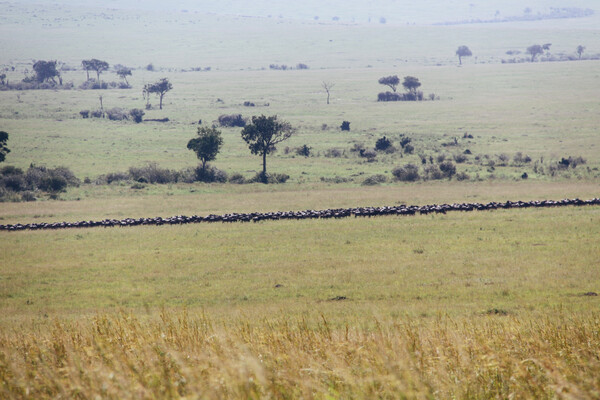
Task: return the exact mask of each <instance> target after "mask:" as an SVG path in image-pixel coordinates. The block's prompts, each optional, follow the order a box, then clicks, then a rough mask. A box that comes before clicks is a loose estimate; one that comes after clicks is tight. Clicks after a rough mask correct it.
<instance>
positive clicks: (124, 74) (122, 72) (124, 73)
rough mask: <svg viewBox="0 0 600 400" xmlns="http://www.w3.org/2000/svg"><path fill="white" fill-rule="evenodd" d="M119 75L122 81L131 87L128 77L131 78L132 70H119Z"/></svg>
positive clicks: (123, 68)
mask: <svg viewBox="0 0 600 400" xmlns="http://www.w3.org/2000/svg"><path fill="white" fill-rule="evenodd" d="M117 75H119V77H121V79H124V80H125V83H126V84H127V85H129V82H127V76H131V68H127V67H121V68H119V69H118V70H117Z"/></svg>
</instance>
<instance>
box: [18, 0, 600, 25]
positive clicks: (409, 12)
mask: <svg viewBox="0 0 600 400" xmlns="http://www.w3.org/2000/svg"><path fill="white" fill-rule="evenodd" d="M20 3H22V4H24V3H28V4H59V5H69V6H71V7H81V6H83V5H85V6H87V7H97V8H112V9H133V10H146V11H170V12H172V11H177V12H199V13H214V14H219V15H247V16H255V17H267V18H282V19H300V20H317V21H320V22H332V21H338V22H341V23H361V24H362V23H387V24H432V23H443V22H456V21H470V20H493V19H499V20H501V19H505V18H512V17H516V16H522V15H524V14H529V15H532V16H535V15H538V14H539V15H546V14H551V13H553V10H555V9H561V8H579V9H588V8H589V9H594V8H595V7H597V6H598V4H597V2H595V1H592V0H575V1H566V0H527V1H519V0H507V1H483V0H449V1H442V0H425V1H418V2H415V1H408V0H378V1H374V0H370V1H344V0H329V1H325V2H323V1H317V0H308V1H302V2H287V1H273V0H258V1H252V2H250V1H246V0H206V1H202V2H198V1H194V0H177V1H170V2H165V1H159V0H148V1H142V0H108V1H103V2H99V1H77V0H59V1H52V2H48V1H43V0H25V1H22V2H20Z"/></svg>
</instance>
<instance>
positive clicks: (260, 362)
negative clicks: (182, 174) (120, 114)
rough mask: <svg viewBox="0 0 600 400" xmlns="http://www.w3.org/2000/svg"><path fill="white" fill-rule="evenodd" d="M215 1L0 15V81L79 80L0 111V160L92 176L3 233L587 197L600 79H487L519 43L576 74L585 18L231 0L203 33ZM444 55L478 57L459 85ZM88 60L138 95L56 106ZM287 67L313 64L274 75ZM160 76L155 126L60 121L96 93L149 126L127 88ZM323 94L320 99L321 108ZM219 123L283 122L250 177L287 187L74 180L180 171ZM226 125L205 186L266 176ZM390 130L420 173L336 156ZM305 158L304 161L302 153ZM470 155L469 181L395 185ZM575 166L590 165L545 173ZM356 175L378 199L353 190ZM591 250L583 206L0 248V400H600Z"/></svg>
mask: <svg viewBox="0 0 600 400" xmlns="http://www.w3.org/2000/svg"><path fill="white" fill-rule="evenodd" d="M220 4H221V3H219V5H217V3H216V2H212V1H209V2H206V4H204V8H203V9H199V6H198V5H197V4H195V3H194V2H188V1H179V2H174V3H159V2H155V1H153V0H152V1H148V2H145V3H144V4H143V5H140V4H138V3H137V2H132V1H125V0H124V1H122V2H120V3H119V4H118V5H116V4H115V5H110V4H108V5H106V4H102V5H98V4H89V5H87V6H82V5H80V4H79V2H74V1H67V0H64V1H61V2H60V4H56V5H50V4H47V3H44V2H42V4H34V3H33V2H29V1H23V2H19V3H14V2H5V3H2V4H0V48H1V49H2V52H1V54H0V66H2V68H8V71H5V72H4V71H0V72H4V73H6V74H7V78H8V79H9V81H10V82H18V81H20V80H21V79H23V77H24V76H25V74H24V71H25V69H26V68H27V69H29V70H30V69H31V65H32V60H33V59H43V60H52V59H57V60H59V61H61V62H64V64H65V65H66V66H67V67H69V68H68V69H69V70H68V71H67V70H65V71H63V72H62V77H63V80H64V82H73V83H74V85H75V88H74V89H72V90H30V91H12V90H11V91H9V90H0V130H2V131H6V132H8V133H9V135H10V137H9V141H8V147H9V148H10V149H11V152H10V153H9V154H8V156H7V158H6V161H5V162H4V163H3V164H2V167H4V166H5V165H11V166H16V167H19V168H22V169H23V170H26V169H27V168H28V167H29V166H30V164H35V165H42V166H47V167H50V168H51V167H56V166H65V167H68V168H69V169H70V170H72V171H73V172H74V174H75V175H76V176H77V177H78V178H80V179H81V180H82V181H83V179H84V178H90V183H82V184H81V185H80V186H79V187H70V188H68V189H67V190H66V191H65V192H61V193H59V194H58V195H57V196H52V197H53V198H54V199H52V198H50V197H49V196H47V195H43V194H37V197H38V201H35V202H8V201H7V202H0V224H14V223H29V222H55V221H76V220H100V219H105V218H117V219H121V218H127V217H131V218H139V217H155V216H162V217H167V216H172V215H179V214H184V215H193V214H198V215H207V214H223V213H230V212H252V211H260V212H263V211H289V210H304V209H325V208H338V207H355V206H383V205H398V204H407V205H411V204H416V205H422V204H432V203H454V202H457V203H462V202H482V203H483V202H489V201H506V200H542V199H562V198H576V197H578V198H582V199H589V198H593V197H599V193H600V172H599V168H600V151H599V150H600V149H599V148H598V145H599V144H600V141H599V140H598V126H600V114H599V111H600V97H598V94H597V88H598V77H599V76H600V62H599V61H593V60H581V61H569V62H536V63H517V64H508V63H502V62H501V61H502V59H505V58H509V56H508V55H507V54H506V52H507V51H509V50H519V51H521V52H522V53H523V52H524V51H525V48H526V47H527V46H530V45H531V44H534V43H552V47H551V53H552V54H553V55H560V54H568V55H573V54H575V48H576V47H577V46H578V45H580V44H581V45H584V46H586V51H585V53H584V54H585V55H586V56H587V55H594V54H596V53H598V52H600V42H599V41H598V34H599V33H600V29H599V28H598V26H599V25H598V21H599V18H600V16H599V13H598V12H596V13H595V14H594V15H592V16H588V17H586V18H576V19H573V18H567V19H560V20H548V19H544V20H540V21H531V22H510V23H489V24H466V25H449V26H443V25H432V24H433V23H436V22H455V21H460V20H465V19H475V18H480V19H489V18H494V15H495V14H496V11H498V12H499V15H500V16H501V17H507V16H519V15H522V14H523V13H524V12H525V11H524V9H525V8H526V7H530V8H531V9H532V13H533V14H534V15H535V14H536V13H546V12H548V10H549V9H550V7H559V8H560V7H567V6H569V7H571V6H572V7H579V8H582V9H583V8H588V7H589V8H594V7H595V6H596V4H595V2H592V1H586V0H581V1H578V2H577V4H575V3H573V4H564V3H560V2H558V1H554V0H552V1H550V2H548V1H541V0H532V1H530V2H529V3H528V4H524V3H522V2H516V1H507V2H503V4H502V7H500V6H496V5H495V4H492V3H489V4H488V3H486V4H475V3H474V2H471V4H469V2H467V1H459V2H452V4H450V3H448V4H449V5H448V4H446V3H444V4H443V5H440V4H439V3H438V2H434V1H429V0H428V1H424V2H420V3H418V4H417V3H414V4H408V3H407V2H400V3H397V2H391V1H382V2H380V4H377V5H375V4H371V3H351V2H348V3H347V4H346V3H337V2H328V3H327V4H323V5H320V7H317V6H318V5H317V4H316V2H313V1H312V0H311V1H308V2H303V3H302V4H294V3H285V4H283V3H282V4H278V5H276V4H272V3H271V2H267V1H257V2H254V4H253V6H252V7H249V6H248V4H246V3H245V2H239V1H234V0H232V1H229V2H227V4H226V6H227V12H223V13H216V14H213V13H212V12H214V11H215V9H217V7H219V6H221V5H220ZM112 6H114V7H115V8H107V7H112ZM376 6H377V7H376ZM117 7H119V8H117ZM183 10H186V11H185V12H184V11H183ZM384 14H385V15H384ZM269 15H270V16H269ZM315 16H319V19H318V20H317V19H315V18H314V17H315ZM334 16H338V17H339V21H332V18H333V17H334ZM382 16H385V17H386V19H387V20H386V23H385V24H383V23H380V22H379V21H380V18H381V17H382ZM369 18H370V21H369ZM463 44H466V45H468V46H469V47H470V48H471V50H472V51H473V57H470V58H466V59H465V60H463V65H462V66H461V67H459V66H458V65H457V63H458V60H457V59H456V57H455V55H454V52H455V50H456V48H457V47H458V46H459V45H463ZM524 56H526V55H524V54H520V55H519V57H524ZM92 57H93V58H99V59H104V60H106V61H108V62H109V63H110V64H111V66H112V65H114V64H117V63H120V64H124V65H127V66H130V67H132V68H133V76H131V77H130V78H129V81H130V83H131V85H132V89H129V90H116V89H110V90H80V89H77V87H78V86H79V85H80V84H81V83H83V82H84V80H85V71H82V70H81V67H80V63H81V60H82V59H89V58H92ZM149 63H153V65H154V66H155V67H156V68H155V69H156V70H155V71H147V70H146V69H145V66H146V65H147V64H149ZM297 63H305V64H307V65H308V66H309V67H310V68H309V69H307V70H287V71H277V70H270V69H269V65H270V64H286V65H289V66H295V65H296V64H297ZM12 67H15V70H14V71H13V70H12ZM197 67H202V68H206V67H211V70H210V71H202V72H198V71H191V69H192V68H197ZM394 74H397V75H398V76H400V77H401V78H403V77H404V76H407V75H412V76H416V77H418V78H419V79H420V81H421V82H422V84H423V86H422V87H421V88H420V89H422V90H423V92H424V94H425V96H426V97H427V96H428V95H429V94H430V93H434V94H435V95H436V96H439V99H438V100H435V101H429V100H428V101H423V102H414V103H413V102H397V103H380V102H377V101H376V100H377V93H378V92H381V91H385V90H387V88H385V87H383V86H381V85H379V84H378V83H377V81H378V79H379V78H381V77H382V76H387V75H394ZM162 77H168V78H169V80H170V81H171V82H172V83H173V90H172V91H171V92H169V93H167V95H166V97H165V101H164V109H163V110H158V100H157V99H155V98H152V99H151V103H152V105H153V107H152V109H151V110H147V111H146V115H145V117H146V118H165V117H168V118H169V122H167V123H158V122H143V123H141V124H135V123H133V122H132V121H109V120H107V119H83V118H81V117H80V115H79V112H80V111H81V110H96V109H98V108H99V106H100V102H99V96H102V101H103V104H104V107H105V109H109V108H113V107H121V108H124V109H131V108H144V106H145V103H146V100H145V99H144V98H143V97H142V87H143V86H144V84H146V83H149V82H154V81H156V80H158V79H160V78H162ZM102 79H103V80H106V81H118V80H119V78H118V77H117V76H116V74H115V73H114V72H112V71H107V72H105V73H103V75H102ZM323 81H327V82H332V83H335V86H334V87H333V89H332V98H331V104H329V105H327V104H326V103H325V102H326V94H325V92H324V91H323V89H322V88H321V84H322V82H323ZM399 90H400V91H401V90H403V89H402V88H400V89H399ZM245 101H251V102H254V103H255V104H256V107H245V106H244V105H243V103H244V102H245ZM267 104H268V105H267ZM237 113H241V114H242V115H243V116H245V117H251V116H252V115H260V114H265V115H275V114H276V115H278V116H279V117H280V118H282V119H284V120H286V121H289V122H290V123H291V124H292V125H293V126H294V127H295V128H296V134H295V135H294V136H293V137H292V138H291V139H290V140H289V141H287V142H284V143H282V144H280V145H279V146H278V150H277V152H276V153H275V154H273V155H271V156H269V158H268V171H269V172H274V173H283V174H288V175H289V176H290V179H289V181H288V182H287V183H285V184H279V185H263V184H244V185H237V184H232V183H223V184H215V183H213V184H205V183H193V184H186V183H181V182H180V183H172V184H163V185H153V184H143V185H135V186H134V182H131V181H121V182H115V183H112V184H110V185H108V184H96V183H95V181H96V178H98V177H99V176H100V175H103V174H107V173H111V172H125V171H127V169H128V168H129V167H140V166H143V165H145V164H147V163H154V162H155V163H158V165H159V166H161V167H163V168H170V169H176V170H181V169H184V168H188V167H194V166H196V165H197V164H198V160H197V159H196V157H195V156H194V154H193V153H192V152H191V151H189V150H187V149H186V144H187V142H188V140H189V139H191V138H192V137H194V135H195V134H196V130H197V127H198V120H199V119H201V120H202V122H203V126H210V125H211V124H213V123H214V122H215V121H216V120H217V118H218V117H219V116H220V115H222V114H237ZM344 120H347V121H350V122H351V130H350V132H341V131H340V129H339V126H340V124H341V123H342V121H344ZM220 129H221V128H220ZM221 130H222V134H223V138H224V146H223V148H222V151H221V153H220V154H219V155H218V157H217V159H216V160H215V161H214V162H212V163H211V165H213V166H215V167H217V168H219V169H221V170H224V171H226V172H227V173H228V174H230V175H231V174H233V173H241V174H243V175H244V176H245V177H251V176H253V175H254V174H255V173H256V172H258V171H260V170H261V161H260V158H259V157H257V156H253V155H251V154H250V152H249V151H248V148H247V145H246V144H245V143H244V142H243V140H242V139H241V136H240V129H239V128H235V129H234V128H222V129H221ZM384 135H385V136H386V137H388V138H390V139H391V140H392V142H393V144H394V145H395V146H396V147H399V141H400V137H401V136H400V135H406V136H409V137H410V138H411V139H412V142H411V144H412V145H414V147H415V150H414V153H413V154H403V153H402V152H400V151H397V152H394V153H390V154H385V153H381V152H380V153H378V154H377V156H376V157H375V159H374V160H373V161H371V162H369V161H367V159H366V158H362V157H359V156H358V155H357V153H356V152H353V151H351V149H352V148H353V147H354V146H356V145H364V147H365V148H373V147H374V145H375V141H376V140H377V139H378V138H380V137H382V136H384ZM465 135H472V138H468V137H465ZM455 139H456V141H455ZM304 144H306V145H308V146H310V147H311V148H312V155H311V156H310V157H303V156H298V155H297V154H296V153H295V149H296V148H297V147H299V146H302V145H304ZM286 148H287V151H286ZM332 149H335V150H338V151H339V152H340V156H339V157H329V156H327V154H328V153H330V152H331V150H332ZM467 149H468V150H469V151H470V152H471V154H470V155H467V156H466V160H465V161H464V162H461V163H458V162H457V163H456V167H457V171H458V172H459V173H460V172H464V173H465V174H467V175H466V178H464V180H462V181H458V180H457V179H456V178H452V179H450V180H448V179H443V180H435V181H433V180H429V181H424V180H420V181H419V182H415V183H401V182H396V181H394V180H393V179H392V173H391V172H392V170H393V169H394V168H395V167H398V166H402V165H405V164H407V163H414V164H417V165H421V157H420V156H424V157H426V158H427V159H429V157H431V158H433V159H436V158H437V157H438V156H441V155H443V156H445V157H446V158H447V159H453V158H454V157H455V156H458V155H460V154H463V153H464V152H465V151H466V150H467ZM518 152H520V153H522V154H523V155H528V156H530V157H531V162H528V163H522V162H515V161H514V156H515V155H516V154H517V153H518ZM568 157H574V158H575V157H581V158H583V159H584V160H585V163H582V164H580V165H578V166H577V167H576V168H572V167H570V168H563V169H557V168H556V166H557V165H558V161H559V160H561V159H562V158H568ZM503 158H504V159H505V160H504V161H503ZM428 163H431V162H430V161H428ZM436 163H439V162H438V161H436ZM524 172H525V173H527V175H528V177H527V179H524V178H522V174H523V173H524ZM376 174H382V175H384V176H385V177H386V178H387V181H386V182H384V183H382V184H380V185H376V186H364V185H362V182H363V181H364V180H365V178H367V177H369V176H372V175H376ZM599 236H600V209H599V208H598V207H584V208H581V207H578V208H574V207H573V208H571V207H561V208H556V209H526V210H525V209H522V210H514V209H513V210H496V211H493V212H472V213H464V214H463V213H449V214H448V215H428V216H414V217H379V218H369V219H360V218H352V219H343V220H311V221H277V222H263V223H258V224H220V223H219V224H196V225H185V226H162V227H135V228H133V227H132V228H122V229H121V228H112V229H103V228H98V229H79V230H64V231H23V232H10V233H9V232H0V398H7V399H27V398H77V399H88V398H111V399H117V398H118V399H124V398H132V399H133V398H148V399H153V398H156V399H158V398H160V399H164V398H185V399H192V398H194V399H195V398H206V399H221V398H244V399H248V398H253V399H258V398H282V399H283V398H289V399H296V398H305V399H337V398H358V399H363V398H386V399H387V398H389V399H397V398H406V399H434V398H439V399H447V398H460V399H498V398H540V399H556V398H559V399H588V398H590V399H592V398H598V397H600V380H599V379H598V377H599V376H600V363H599V362H598V360H599V359H600V352H599V349H600V335H599V332H600V320H599V318H598V305H599V303H598V299H599V297H598V296H595V295H594V294H595V293H600V272H599V269H598V266H599V265H600V246H599V245H598V237H599Z"/></svg>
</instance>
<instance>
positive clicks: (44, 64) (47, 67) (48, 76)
mask: <svg viewBox="0 0 600 400" xmlns="http://www.w3.org/2000/svg"><path fill="white" fill-rule="evenodd" d="M33 70H34V71H35V79H36V80H37V81H38V82H40V83H41V82H46V81H52V82H53V83H56V81H55V80H54V78H55V77H60V73H59V72H58V70H57V69H56V61H42V60H40V61H37V62H36V63H35V64H33Z"/></svg>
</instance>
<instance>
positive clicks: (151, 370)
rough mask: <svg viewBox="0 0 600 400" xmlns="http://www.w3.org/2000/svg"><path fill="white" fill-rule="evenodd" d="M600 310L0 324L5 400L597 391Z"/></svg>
mask: <svg viewBox="0 0 600 400" xmlns="http://www.w3.org/2000/svg"><path fill="white" fill-rule="evenodd" d="M599 349H600V317H599V316H598V315H597V314H585V315H577V316H567V315H564V314H562V313H561V312H560V311H558V313H557V315H555V316H553V317H548V318H544V319H539V320H535V321H531V320H527V319H520V318H512V317H506V316H498V315H488V316H481V317H478V318H475V319H462V318H461V319H452V318H449V317H442V316H440V317H438V318H434V319H430V320H415V319H411V318H403V319H402V318H401V319H390V320H387V321H377V320H373V321H371V323H370V324H369V326H368V327H366V326H364V325H363V327H358V326H357V325H354V326H352V327H348V326H347V327H346V328H337V329H332V328H331V327H330V325H329V324H328V321H327V320H326V319H325V318H324V317H321V318H319V317H314V318H311V317H308V318H293V319H290V318H288V317H285V316H278V317H274V318H272V319H265V320H262V321H249V320H245V319H243V318H242V319H239V320H236V321H232V322H231V323H230V324H224V325H220V326H217V325H216V324H213V323H212V322H211V318H210V317H207V316H206V315H204V314H202V315H195V316H188V314H187V312H185V311H183V312H179V313H171V312H169V311H166V310H163V312H162V313H161V315H160V318H151V319H150V320H147V321H141V320H139V319H137V318H136V317H135V316H133V315H129V314H125V313H123V314H121V315H99V316H96V317H94V318H90V319H86V320H83V321H80V322H66V321H60V320H57V321H55V322H54V324H53V325H51V326H48V325H44V326H39V325H38V326H29V327H27V328H26V331H25V332H23V331H20V330H12V331H7V330H4V331H1V332H0V397H2V398H15V399H19V398H35V399H41V398H78V399H88V398H92V399H93V398H104V399H106V398H112V399H127V398H136V399H145V398H160V399H165V398H181V397H183V398H208V399H221V398H241V399H249V398H308V399H310V398H316V399H331V398H389V399H398V398H417V399H418V398H423V399H425V398H440V399H448V398H465V399H469V398H477V399H481V398H497V399H506V398H536V399H543V398H577V399H581V398H598V396H600V390H599V388H600V361H599V359H600V350H599Z"/></svg>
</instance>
